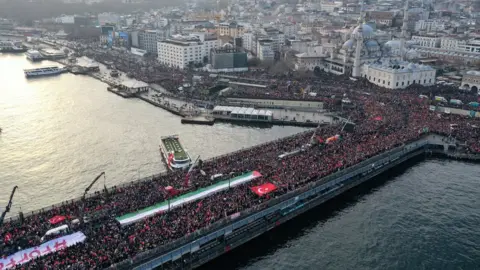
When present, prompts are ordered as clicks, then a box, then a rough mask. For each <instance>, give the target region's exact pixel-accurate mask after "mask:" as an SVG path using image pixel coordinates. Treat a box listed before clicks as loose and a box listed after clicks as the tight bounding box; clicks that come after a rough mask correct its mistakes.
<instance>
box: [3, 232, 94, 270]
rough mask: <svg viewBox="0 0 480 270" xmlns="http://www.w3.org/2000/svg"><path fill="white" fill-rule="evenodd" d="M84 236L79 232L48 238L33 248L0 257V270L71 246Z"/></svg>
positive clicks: (83, 239) (83, 238)
mask: <svg viewBox="0 0 480 270" xmlns="http://www.w3.org/2000/svg"><path fill="white" fill-rule="evenodd" d="M85 238H86V236H85V235H84V234H83V233H81V232H76V233H74V234H69V235H66V236H63V237H59V238H57V239H53V240H50V241H48V242H45V243H43V244H41V245H40V246H36V247H33V248H29V249H25V250H22V251H19V252H17V253H15V254H13V255H10V256H8V257H7V258H6V259H0V270H4V269H9V268H13V267H15V265H19V264H24V263H26V262H28V261H30V260H33V259H35V258H36V257H41V256H45V255H47V254H49V253H52V252H57V251H59V250H62V249H65V248H67V247H69V246H73V245H75V244H76V243H80V242H83V241H85Z"/></svg>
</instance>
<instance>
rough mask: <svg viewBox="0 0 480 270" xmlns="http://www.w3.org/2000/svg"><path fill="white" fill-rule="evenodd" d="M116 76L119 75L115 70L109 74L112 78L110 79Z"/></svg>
mask: <svg viewBox="0 0 480 270" xmlns="http://www.w3.org/2000/svg"><path fill="white" fill-rule="evenodd" d="M118 75H119V73H118V71H116V70H112V71H111V72H110V76H112V77H118Z"/></svg>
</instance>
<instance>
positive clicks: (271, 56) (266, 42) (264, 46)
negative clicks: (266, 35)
mask: <svg viewBox="0 0 480 270" xmlns="http://www.w3.org/2000/svg"><path fill="white" fill-rule="evenodd" d="M257 57H258V58H259V59H260V60H262V61H265V62H273V60H275V52H274V50H273V41H272V40H270V39H259V40H258V41H257Z"/></svg>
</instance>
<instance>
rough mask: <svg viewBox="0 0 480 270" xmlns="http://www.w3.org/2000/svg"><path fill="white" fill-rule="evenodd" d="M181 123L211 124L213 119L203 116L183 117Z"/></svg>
mask: <svg viewBox="0 0 480 270" xmlns="http://www.w3.org/2000/svg"><path fill="white" fill-rule="evenodd" d="M181 122H182V124H194V125H206V126H213V124H215V119H214V118H210V117H205V116H195V117H184V118H182V120H181Z"/></svg>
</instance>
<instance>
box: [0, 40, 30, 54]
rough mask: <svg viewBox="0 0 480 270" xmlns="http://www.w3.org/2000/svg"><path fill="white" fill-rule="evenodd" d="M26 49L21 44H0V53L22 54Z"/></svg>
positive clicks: (9, 42)
mask: <svg viewBox="0 0 480 270" xmlns="http://www.w3.org/2000/svg"><path fill="white" fill-rule="evenodd" d="M26 51H27V48H26V47H25V46H23V44H22V43H21V42H12V41H6V42H0V53H23V52H26Z"/></svg>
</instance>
